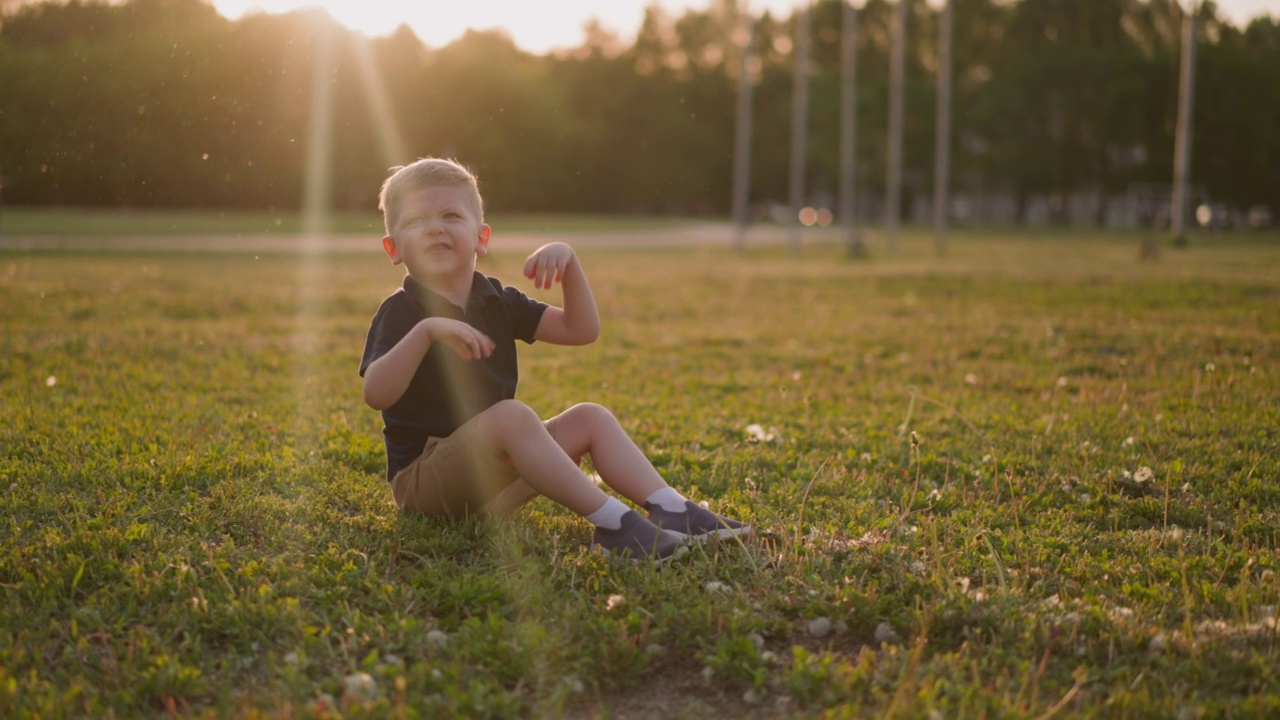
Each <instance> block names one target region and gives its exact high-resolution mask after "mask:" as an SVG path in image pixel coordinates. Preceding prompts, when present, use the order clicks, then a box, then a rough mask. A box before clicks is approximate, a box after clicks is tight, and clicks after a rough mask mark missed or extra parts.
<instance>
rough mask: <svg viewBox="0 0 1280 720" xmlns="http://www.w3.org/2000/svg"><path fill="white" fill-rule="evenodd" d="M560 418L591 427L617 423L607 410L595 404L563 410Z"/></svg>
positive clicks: (580, 405)
mask: <svg viewBox="0 0 1280 720" xmlns="http://www.w3.org/2000/svg"><path fill="white" fill-rule="evenodd" d="M561 417H563V418H565V419H568V420H570V421H571V422H586V423H588V424H591V425H598V424H600V423H604V422H612V423H617V418H615V417H614V416H613V413H612V412H610V411H609V408H607V407H605V406H603V405H597V404H596V403H590V402H586V403H578V404H577V405H574V406H573V407H571V408H569V409H568V410H565V411H564V412H563V413H562V414H561Z"/></svg>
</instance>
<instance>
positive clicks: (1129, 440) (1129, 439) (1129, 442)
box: [1124, 435, 1137, 445]
mask: <svg viewBox="0 0 1280 720" xmlns="http://www.w3.org/2000/svg"><path fill="white" fill-rule="evenodd" d="M1135 442H1137V441H1136V440H1134V439H1133V436H1132V435H1130V436H1129V437H1127V438H1125V439H1124V444H1125V445H1133V444H1134V443H1135Z"/></svg>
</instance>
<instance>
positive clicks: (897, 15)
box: [884, 0, 907, 253]
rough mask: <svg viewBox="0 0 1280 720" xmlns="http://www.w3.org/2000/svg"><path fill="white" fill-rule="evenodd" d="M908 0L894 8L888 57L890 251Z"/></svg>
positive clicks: (898, 189) (894, 240)
mask: <svg viewBox="0 0 1280 720" xmlns="http://www.w3.org/2000/svg"><path fill="white" fill-rule="evenodd" d="M906 45H907V0H898V3H897V5H896V6H895V7H894V12H893V49H892V52H891V56H890V60H889V158H888V166H889V175H888V177H887V178H886V180H885V193H886V194H887V198H886V200H885V211H884V224H885V234H886V238H887V245H888V251H889V253H893V252H895V251H896V250H897V244H898V223H899V217H898V216H899V215H900V210H899V206H900V205H901V203H902V105H903V85H904V76H905V74H906Z"/></svg>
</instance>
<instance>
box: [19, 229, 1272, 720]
mask: <svg viewBox="0 0 1280 720" xmlns="http://www.w3.org/2000/svg"><path fill="white" fill-rule="evenodd" d="M873 240H874V239H873ZM927 242H928V241H927V239H925V238H923V237H921V238H914V237H908V238H906V239H905V240H904V242H903V244H902V245H903V246H902V250H901V252H900V253H899V254H898V255H897V256H894V257H885V256H883V255H882V254H881V255H878V256H876V257H874V258H873V259H872V260H870V261H865V262H854V261H849V260H846V259H845V258H844V257H843V256H842V255H841V254H840V253H839V251H838V250H837V249H836V248H834V247H832V246H824V247H810V248H807V249H806V251H805V253H804V254H803V255H802V256H801V257H799V258H794V257H791V256H789V255H788V254H786V253H785V252H784V251H783V250H781V249H778V250H775V249H769V248H757V249H752V250H750V251H749V252H748V253H746V254H745V255H732V254H726V253H725V252H724V251H719V250H710V249H681V250H671V249H664V250H650V251H603V250H596V251H592V250H583V251H582V256H583V261H584V263H585V264H586V267H587V269H588V273H589V276H590V277H591V279H592V281H593V284H594V287H595V291H596V296H597V299H598V301H599V304H600V307H601V313H602V316H603V318H604V333H603V336H602V338H601V339H600V341H599V342H597V343H596V344H595V345H592V346H589V347H586V348H556V347H550V346H541V345H535V346H532V347H527V348H525V347H522V348H521V353H522V363H523V365H522V383H521V391H520V397H521V398H522V399H524V400H525V401H526V402H527V403H529V404H530V405H531V406H533V407H534V408H536V409H537V410H538V411H539V412H540V413H542V414H543V415H550V414H553V413H555V412H557V411H559V410H561V409H563V408H565V407H567V406H568V405H570V404H572V403H574V402H579V401H594V402H600V403H602V404H605V405H607V406H609V407H610V408H611V409H613V411H614V412H615V414H617V416H618V417H619V418H620V419H621V421H622V423H623V424H624V426H625V427H627V428H628V429H629V430H630V431H631V432H632V433H633V435H634V437H635V438H636V439H637V441H638V442H639V443H640V444H641V446H642V447H643V448H645V449H646V451H648V452H649V453H650V454H651V456H652V457H653V459H654V462H655V464H656V465H657V466H658V468H659V469H660V470H661V471H662V472H663V473H664V474H665V475H666V477H667V478H668V479H670V480H671V481H672V482H673V484H675V485H677V486H678V487H680V488H681V489H682V490H683V491H685V492H686V494H689V495H690V496H691V497H694V498H696V499H699V500H707V501H710V502H711V504H712V507H713V508H715V509H717V510H720V511H723V512H725V513H726V514H730V515H734V516H737V517H744V518H750V519H751V520H752V521H753V522H754V523H755V524H756V525H757V527H758V529H759V531H760V537H759V539H758V540H757V541H755V542H752V543H750V544H748V545H747V546H746V547H738V546H736V545H732V544H727V545H726V544H722V545H719V546H708V547H703V548H699V549H698V550H697V551H695V552H693V553H691V554H690V556H689V557H687V558H686V559H685V561H683V562H682V563H680V564H677V565H674V566H672V567H670V568H668V569H665V570H663V571H661V572H653V571H651V570H647V569H642V568H631V567H618V566H614V565H611V564H609V563H608V562H606V561H604V560H602V559H601V558H598V557H596V556H594V555H592V554H590V553H588V552H587V549H586V544H587V541H588V539H589V535H590V532H589V527H588V526H587V524H586V523H585V522H584V521H582V520H580V519H577V518H575V517H573V516H572V515H570V514H568V513H567V512H565V511H562V510H560V509H559V508H558V507H556V506H554V505H552V504H550V503H547V502H546V501H538V502H536V503H534V504H532V505H531V506H530V507H529V508H528V509H527V510H526V511H524V512H523V513H522V514H521V515H520V516H519V517H518V518H517V519H515V520H514V521H510V522H497V523H484V522H459V523H450V522H442V521H437V520H430V519H422V518H414V517H405V516H402V515H400V514H399V513H398V512H397V511H396V510H395V508H394V506H393V505H392V502H391V497H390V493H389V491H388V490H387V487H386V481H385V479H384V478H383V476H382V468H383V449H382V445H381V440H380V429H381V423H380V420H379V418H378V415H377V413H375V412H373V411H371V410H369V409H368V408H367V407H365V406H364V405H363V403H362V402H361V399H360V380H359V377H358V375H357V367H358V361H359V353H360V351H361V348H362V344H363V340H364V333H365V331H366V329H367V324H368V320H369V318H370V316H371V315H372V313H373V311H374V310H375V309H376V307H377V304H378V302H379V300H380V299H381V297H383V296H384V295H385V294H386V293H388V292H390V291H391V290H392V289H394V287H396V285H397V282H398V277H397V271H394V270H392V269H390V268H389V266H387V265H386V264H385V263H384V261H383V259H381V257H380V255H378V254H377V253H376V252H372V251H371V252H370V253H369V254H368V255H343V256H334V257H326V258H321V259H319V260H312V261H308V262H305V263H304V262H303V261H301V260H300V259H299V258H296V257H293V256H288V255H264V256H261V257H253V256H248V255H233V254H206V255H187V254H183V255H178V254H173V255H169V254H162V253H155V254H106V253H99V254H74V253H65V252H61V253H26V254H19V253H8V254H0V308H3V310H2V311H0V313H2V314H0V319H2V322H3V328H4V333H3V336H2V337H3V347H2V348H0V402H2V403H3V408H4V418H5V421H4V423H2V424H0V507H2V508H3V510H2V511H0V523H2V526H0V586H2V587H3V593H2V594H0V715H3V716H5V717H13V716H18V717H22V716H27V717H34V716H40V717H49V716H93V717H100V716H106V715H108V714H114V715H116V716H119V717H123V716H133V715H138V714H151V713H162V712H166V711H174V712H182V713H187V714H191V715H197V716H201V715H210V716H255V715H259V714H266V715H271V716H276V715H280V716H291V717H311V716H317V715H326V714H327V715H335V714H336V715H341V716H344V717H363V716H390V715H396V714H397V713H400V712H403V713H404V714H405V715H408V716H415V715H416V716H423V717H454V716H469V717H479V716H488V717H525V716H556V715H562V714H563V715H575V714H576V715H581V716H590V715H591V714H592V713H603V712H608V713H611V716H613V717H629V716H644V715H645V714H653V709H654V708H658V709H660V710H661V712H662V714H663V715H665V716H670V717H716V716H720V717H742V716H751V715H754V716H757V717H775V716H777V717H788V716H804V717H808V716H815V715H820V714H822V713H829V714H830V716H832V717H903V718H918V717H929V716H930V714H931V713H937V716H939V717H980V716H987V717H1024V716H1025V717H1037V716H1041V715H1042V714H1045V713H1055V714H1056V716H1058V717H1064V716H1082V717H1108V718H1112V717H1151V716H1158V717H1200V716H1223V715H1232V716H1249V717H1252V716H1267V715H1269V714H1274V713H1276V712H1280V694H1277V693H1276V690H1275V688H1277V687H1280V677H1278V676H1277V675H1278V674H1277V670H1276V667H1277V663H1276V657H1277V649H1278V645H1280V634H1278V633H1280V631H1278V630H1277V627H1276V619H1275V617H1276V615H1275V613H1276V605H1277V604H1280V583H1278V581H1277V578H1276V571H1277V569H1278V568H1277V566H1278V565H1280V561H1277V556H1276V550H1277V527H1280V487H1278V486H1277V485H1276V482H1275V481H1276V478H1277V476H1278V475H1280V458H1278V457H1277V450H1276V448H1277V447H1280V431H1278V430H1277V428H1280V410H1277V407H1278V403H1277V399H1278V398H1280V392H1278V391H1280V375H1278V373H1277V368H1276V366H1275V362H1276V358H1277V357H1278V356H1280V353H1278V352H1277V351H1278V350H1280V347H1278V343H1280V312H1277V307H1278V302H1280V244H1278V243H1277V241H1276V239H1275V238H1274V237H1265V236H1237V237H1235V238H1199V239H1198V240H1197V242H1196V243H1194V244H1193V247H1192V248H1191V249H1189V250H1185V251H1173V250H1165V252H1164V254H1163V257H1162V259H1161V261H1160V262H1158V263H1154V264H1139V263H1138V262H1137V239H1136V238H1134V237H1116V236H1098V237H1091V238H1074V239H1073V238H1063V237H1037V238H1035V239H1034V240H1018V239H1015V238H1008V237H1001V238H999V239H995V240H992V239H984V238H982V237H980V236H978V235H977V234H958V235H957V236H955V237H953V241H952V244H951V248H950V249H951V253H950V256H949V257H948V258H945V259H937V258H934V257H933V256H932V255H931V254H930V252H929V249H928V244H927ZM873 248H878V241H877V242H876V243H873ZM522 263H523V255H518V254H511V253H503V252H501V251H500V250H499V251H498V252H495V253H494V254H492V255H490V256H489V258H488V259H487V261H486V264H485V267H484V268H483V269H484V270H486V271H487V272H490V273H494V274H498V275H500V276H503V277H505V278H507V279H509V280H510V281H512V282H513V284H517V285H521V286H522V287H527V285H525V284H524V283H523V281H522V280H521V279H520V278H519V277H518V271H519V268H520V266H521V265H522ZM552 297H554V295H552Z"/></svg>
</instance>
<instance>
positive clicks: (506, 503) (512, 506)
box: [481, 479, 538, 515]
mask: <svg viewBox="0 0 1280 720" xmlns="http://www.w3.org/2000/svg"><path fill="white" fill-rule="evenodd" d="M536 497H538V491H537V490H534V489H533V488H531V487H529V483H527V482H525V481H524V480H521V479H517V480H516V481H515V482H513V483H511V484H510V485H508V486H507V487H506V488H504V489H503V490H502V492H500V493H498V496H497V497H495V498H494V499H492V500H490V501H489V502H488V503H486V504H485V506H484V508H483V510H481V512H483V513H484V514H485V515H510V514H511V513H513V512H515V511H516V510H519V509H520V508H522V507H524V504H525V503H527V502H529V501H530V500H532V499H534V498H536Z"/></svg>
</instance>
